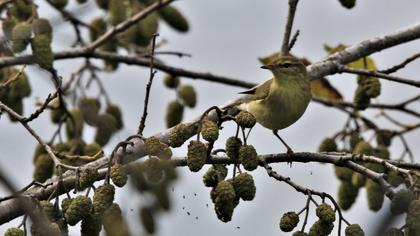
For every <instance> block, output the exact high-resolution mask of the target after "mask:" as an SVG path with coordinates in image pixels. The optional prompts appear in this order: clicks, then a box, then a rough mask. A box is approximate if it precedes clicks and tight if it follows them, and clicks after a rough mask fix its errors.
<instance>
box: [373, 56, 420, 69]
mask: <svg viewBox="0 0 420 236" xmlns="http://www.w3.org/2000/svg"><path fill="white" fill-rule="evenodd" d="M419 57H420V52H419V53H416V54H414V55H413V56H411V57H409V58H407V59H405V60H404V61H403V62H401V63H400V64H397V65H395V66H393V67H391V68H389V69H385V70H379V71H378V72H380V73H384V74H391V73H394V72H396V71H398V70H400V69H402V68H404V67H405V66H406V65H407V64H408V63H410V62H412V61H414V60H416V59H417V58H419Z"/></svg>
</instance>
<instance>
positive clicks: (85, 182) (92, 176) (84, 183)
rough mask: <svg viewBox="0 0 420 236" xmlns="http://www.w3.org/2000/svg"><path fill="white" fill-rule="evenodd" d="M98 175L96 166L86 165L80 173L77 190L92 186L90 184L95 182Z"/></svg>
mask: <svg viewBox="0 0 420 236" xmlns="http://www.w3.org/2000/svg"><path fill="white" fill-rule="evenodd" d="M98 177H99V173H98V170H97V169H96V168H93V167H88V168H86V169H84V170H83V171H82V172H81V173H80V178H79V187H78V190H84V189H86V188H87V187H90V186H92V184H93V183H95V181H96V180H97V179H98Z"/></svg>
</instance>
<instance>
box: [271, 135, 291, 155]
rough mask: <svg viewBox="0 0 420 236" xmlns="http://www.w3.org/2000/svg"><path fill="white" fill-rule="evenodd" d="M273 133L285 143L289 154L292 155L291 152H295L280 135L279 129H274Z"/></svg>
mask: <svg viewBox="0 0 420 236" xmlns="http://www.w3.org/2000/svg"><path fill="white" fill-rule="evenodd" d="M273 134H274V135H275V136H276V137H277V138H278V139H280V141H281V142H282V143H283V145H284V146H285V147H286V148H287V152H286V153H287V154H288V155H291V154H293V150H292V148H291V147H289V145H287V143H286V142H285V141H284V140H283V139H282V138H281V137H280V135H279V134H278V130H273Z"/></svg>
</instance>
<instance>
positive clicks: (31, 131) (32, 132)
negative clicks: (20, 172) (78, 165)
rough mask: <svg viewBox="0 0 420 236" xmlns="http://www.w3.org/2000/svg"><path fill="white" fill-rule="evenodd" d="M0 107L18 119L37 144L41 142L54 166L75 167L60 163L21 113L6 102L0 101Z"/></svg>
mask: <svg viewBox="0 0 420 236" xmlns="http://www.w3.org/2000/svg"><path fill="white" fill-rule="evenodd" d="M0 109H1V110H3V111H5V112H7V113H8V114H9V115H10V116H12V117H13V118H15V119H16V120H18V121H19V122H20V123H21V124H22V126H23V127H25V129H26V130H27V131H28V132H29V133H30V134H31V135H32V136H33V137H34V138H35V139H36V140H37V141H38V143H39V144H41V145H42V146H43V147H44V149H45V151H46V152H47V153H48V155H49V156H50V157H51V159H52V160H53V161H54V164H55V166H62V167H64V168H66V169H75V167H73V166H70V165H66V164H62V163H61V162H60V160H59V158H58V157H57V156H56V155H55V153H54V151H53V149H52V148H51V147H50V145H48V144H47V143H45V142H44V141H43V140H42V139H41V137H40V136H39V135H38V134H37V133H36V132H35V130H33V129H32V128H31V127H30V126H29V125H28V123H27V122H25V120H26V118H25V117H22V116H21V115H19V114H18V113H16V112H15V111H14V110H13V109H11V108H10V107H8V106H7V105H6V104H4V103H2V102H1V101H0Z"/></svg>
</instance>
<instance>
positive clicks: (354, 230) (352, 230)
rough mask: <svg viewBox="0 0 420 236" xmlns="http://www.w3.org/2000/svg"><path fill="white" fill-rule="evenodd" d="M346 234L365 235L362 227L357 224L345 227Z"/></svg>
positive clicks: (353, 235)
mask: <svg viewBox="0 0 420 236" xmlns="http://www.w3.org/2000/svg"><path fill="white" fill-rule="evenodd" d="M345 234H346V236H365V233H364V232H363V230H362V228H361V227H360V225H358V224H352V225H349V226H347V227H346V230H345Z"/></svg>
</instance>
